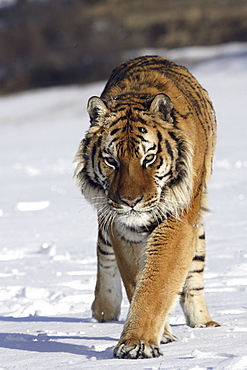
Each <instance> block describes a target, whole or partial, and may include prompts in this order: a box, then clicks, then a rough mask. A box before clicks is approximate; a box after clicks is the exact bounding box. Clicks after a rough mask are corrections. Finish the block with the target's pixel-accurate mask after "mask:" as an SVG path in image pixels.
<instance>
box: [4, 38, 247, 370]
mask: <svg viewBox="0 0 247 370" xmlns="http://www.w3.org/2000/svg"><path fill="white" fill-rule="evenodd" d="M219 51H220V52H219ZM183 54H184V56H185V57H186V61H189V60H190V59H193V58H195V59H196V57H197V55H200V59H201V60H203V59H205V62H200V63H199V64H194V67H193V68H191V71H192V72H193V73H194V75H195V76H196V77H197V78H198V79H199V81H200V82H201V84H202V85H203V86H204V87H205V88H206V89H207V90H208V91H209V93H210V96H211V98H212V100H213V102H214V106H215V109H216V112H217V118H218V146H217V151H216V156H215V162H214V174H213V176H212V180H211V184H210V188H209V201H210V208H211V210H212V213H210V214H208V215H207V216H206V229H207V241H208V243H207V244H208V247H207V267H206V273H205V285H206V297H207V302H208V306H209V310H210V313H211V315H212V317H213V319H214V320H216V321H219V322H221V323H222V327H220V328H211V329H191V328H189V327H187V326H186V325H185V323H184V317H183V315H182V312H181V309H180V307H179V306H177V307H176V308H175V309H174V312H173V314H172V316H171V324H172V325H173V332H174V334H175V335H176V336H178V337H179V338H180V339H181V341H179V342H174V343H172V344H168V345H163V346H162V350H163V353H164V356H163V357H160V358H157V359H148V360H117V359H113V358H112V349H113V347H114V346H115V344H116V343H117V340H118V338H119V336H120V333H121V330H122V326H123V323H124V320H125V317H126V314H127V310H128V302H127V299H126V298H124V301H123V305H122V314H121V317H120V321H119V322H113V323H106V324H99V323H97V322H95V321H94V320H92V319H91V312H90V306H91V302H92V300H93V291H94V284H95V273H96V255H95V240H96V233H97V225H96V218H95V215H94V212H93V211H92V209H91V207H90V206H89V205H88V204H86V202H85V201H84V200H83V198H82V196H81V194H80V192H79V190H78V189H77V188H76V186H75V183H74V180H73V179H72V176H73V170H74V166H73V164H72V160H73V157H74V154H75V152H76V150H77V147H78V144H79V141H80V139H81V138H82V136H83V134H84V132H85V130H86V129H87V127H88V118H87V114H86V109H85V107H86V102H87V99H88V98H89V97H90V96H91V95H97V94H100V92H101V90H102V88H103V83H98V84H91V85H88V86H84V87H75V86H73V87H66V88H51V89H47V90H39V91H30V92H25V93H21V94H15V95H12V96H8V97H1V98H0V153H1V155H0V369H18V370H22V369H28V370H32V369H107V368H111V369H129V368H131V369H145V370H151V369H197V370H199V369H220V370H225V369H228V370H237V369H247V121H246V116H247V109H246V107H247V45H244V44H243V45H230V46H229V45H228V46H226V47H225V46H224V47H221V48H203V49H198V48H192V49H184V50H183V51H181V50H180V51H179V57H180V58H181V57H182V56H183ZM174 55H175V56H176V53H175V54H174ZM169 57H172V55H169ZM109 72H110V71H109Z"/></svg>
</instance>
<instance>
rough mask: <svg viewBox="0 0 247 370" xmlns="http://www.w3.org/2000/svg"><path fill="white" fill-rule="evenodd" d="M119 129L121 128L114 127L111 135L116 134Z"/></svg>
mask: <svg viewBox="0 0 247 370" xmlns="http://www.w3.org/2000/svg"><path fill="white" fill-rule="evenodd" d="M119 130H120V128H114V129H113V130H112V131H111V132H110V135H111V136H113V135H115V134H116V133H117V132H118V131H119Z"/></svg>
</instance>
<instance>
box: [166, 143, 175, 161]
mask: <svg viewBox="0 0 247 370" xmlns="http://www.w3.org/2000/svg"><path fill="white" fill-rule="evenodd" d="M165 143H166V150H167V153H168V154H169V156H170V157H171V159H173V158H174V156H173V151H172V148H171V145H170V143H169V141H168V140H166V141H165Z"/></svg>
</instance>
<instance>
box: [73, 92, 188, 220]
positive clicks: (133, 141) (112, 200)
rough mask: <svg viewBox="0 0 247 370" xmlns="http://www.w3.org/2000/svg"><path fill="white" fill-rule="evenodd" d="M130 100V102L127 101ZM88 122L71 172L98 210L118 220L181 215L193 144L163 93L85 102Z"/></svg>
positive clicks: (184, 206)
mask: <svg viewBox="0 0 247 370" xmlns="http://www.w3.org/2000/svg"><path fill="white" fill-rule="evenodd" d="M130 101H131V102H130ZM88 113H89V116H90V121H91V127H90V129H89V130H88V132H87V134H86V136H85V138H84V139H83V140H82V142H81V145H80V147H79V150H78V153H77V155H76V161H77V163H78V165H77V168H76V171H75V175H76V177H77V179H78V184H79V186H80V187H81V189H82V192H83V194H84V196H85V198H86V199H87V200H89V201H90V202H91V203H92V204H94V205H95V206H96V207H97V209H98V213H99V214H105V215H106V214H109V215H111V216H109V217H112V218H114V219H119V220H120V221H121V223H122V224H128V225H129V226H133V227H135V226H136V225H139V226H140V225H144V224H146V222H147V221H148V219H149V218H154V217H155V218H156V219H159V220H161V219H164V218H166V217H168V216H169V215H173V216H175V217H179V213H180V212H181V210H183V209H185V208H186V207H187V206H188V204H189V202H190V198H191V193H192V187H193V184H192V148H191V145H190V142H189V140H188V138H187V137H186V136H185V135H184V134H183V133H182V131H181V130H180V129H179V128H178V127H177V124H176V119H175V118H174V112H173V104H172V102H171V100H170V98H169V97H168V96H167V95H165V94H158V95H156V96H155V97H147V96H145V97H143V96H138V97H137V98H135V97H133V96H131V100H130V98H129V97H128V96H127V97H126V94H123V96H122V95H119V96H116V97H115V98H112V99H110V100H108V101H103V100H102V99H100V98H98V97H92V98H90V99H89V102H88Z"/></svg>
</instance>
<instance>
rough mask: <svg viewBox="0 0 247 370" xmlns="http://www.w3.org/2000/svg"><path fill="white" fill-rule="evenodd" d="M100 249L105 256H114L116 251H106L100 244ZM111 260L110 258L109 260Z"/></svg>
mask: <svg viewBox="0 0 247 370" xmlns="http://www.w3.org/2000/svg"><path fill="white" fill-rule="evenodd" d="M98 251H99V252H100V253H101V254H103V255H104V256H114V252H107V251H104V250H103V249H102V248H100V246H99V244H98ZM109 261H110V260H109Z"/></svg>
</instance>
